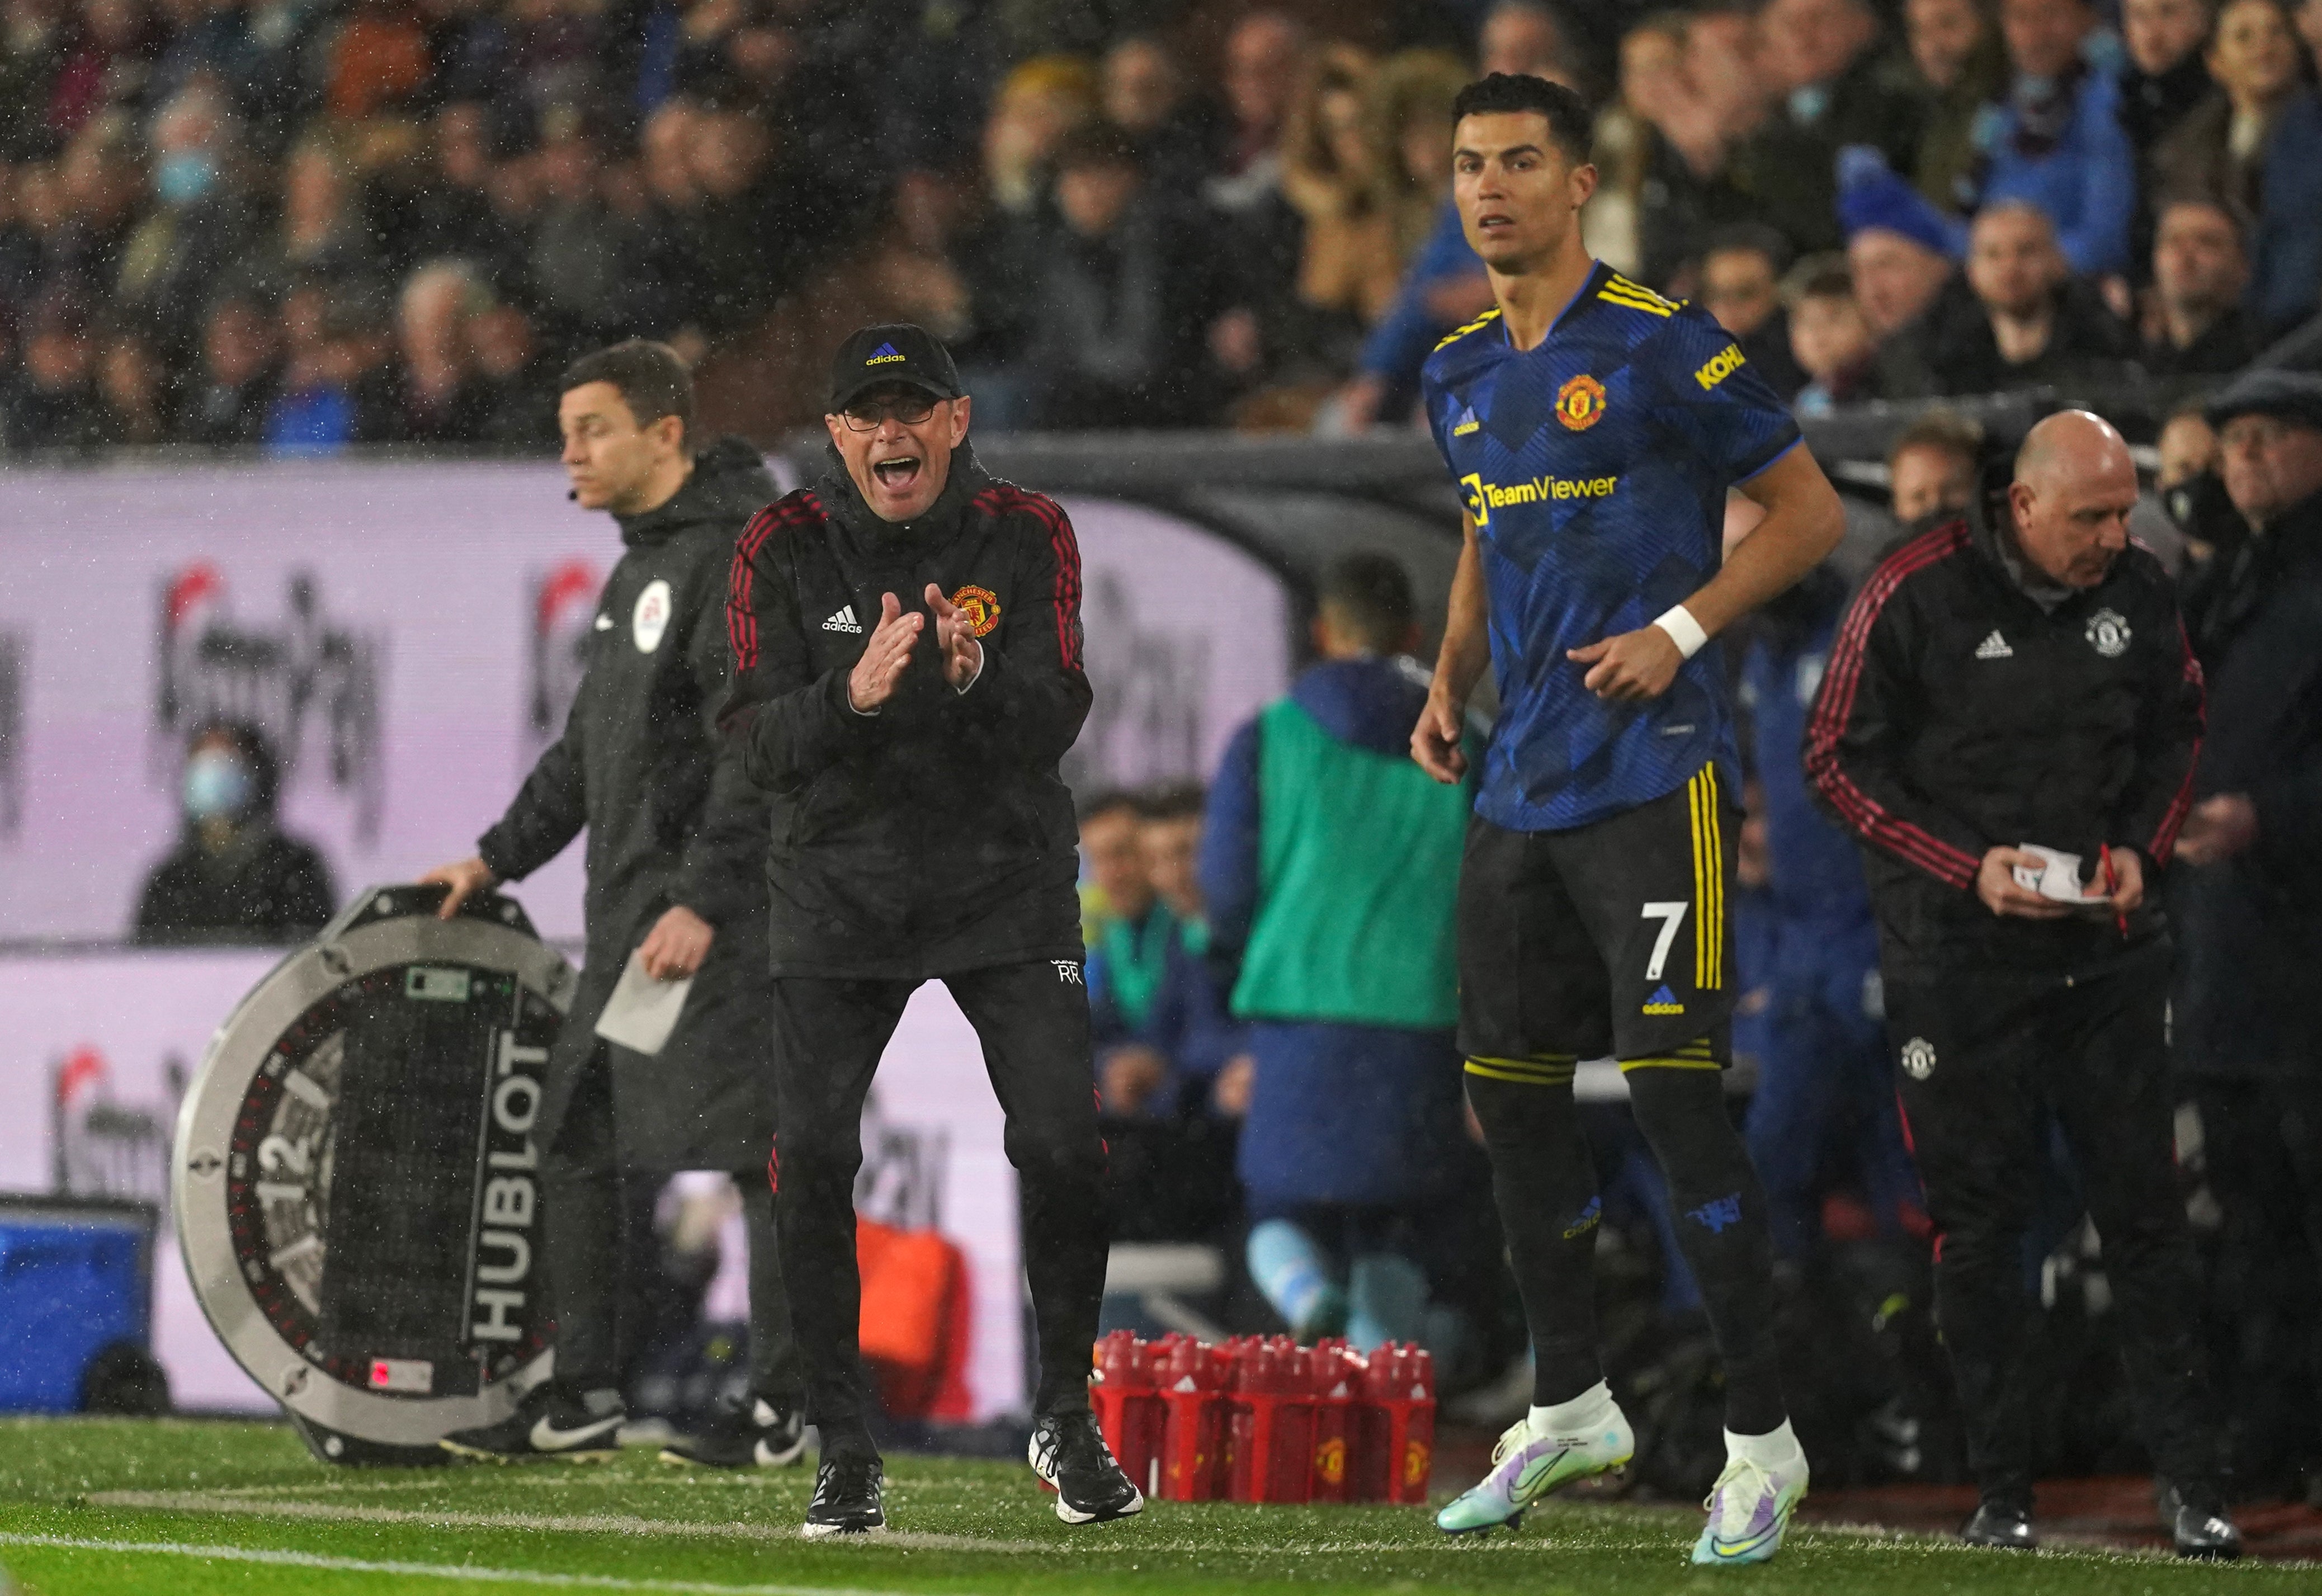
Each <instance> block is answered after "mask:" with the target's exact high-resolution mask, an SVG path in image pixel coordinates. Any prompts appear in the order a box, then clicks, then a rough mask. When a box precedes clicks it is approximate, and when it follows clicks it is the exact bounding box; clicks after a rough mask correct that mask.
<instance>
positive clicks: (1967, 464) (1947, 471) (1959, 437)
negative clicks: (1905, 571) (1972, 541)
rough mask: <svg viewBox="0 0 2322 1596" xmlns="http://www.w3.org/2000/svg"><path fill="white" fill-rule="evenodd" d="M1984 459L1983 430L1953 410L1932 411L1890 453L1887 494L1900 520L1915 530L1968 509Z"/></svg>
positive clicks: (1908, 429) (1901, 435)
mask: <svg viewBox="0 0 2322 1596" xmlns="http://www.w3.org/2000/svg"><path fill="white" fill-rule="evenodd" d="M1982 462H1983V429H1982V428H1981V427H1979V426H1978V425H1977V424H1975V423H1974V422H1971V421H1970V420H1968V419H1966V418H1965V417H1964V416H1961V415H1955V414H1953V413H1952V412H1951V411H1949V410H1943V409H1935V410H1929V411H1927V412H1925V413H1924V414H1923V415H1920V416H1919V418H1918V419H1917V420H1915V421H1914V422H1913V423H1912V424H1910V425H1909V426H1906V427H1905V428H1904V429H1903V430H1902V431H1901V432H1900V433H1897V434H1896V436H1895V442H1893V443H1892V444H1890V445H1889V446H1888V451H1887V484H1888V488H1887V493H1888V506H1889V507H1890V508H1891V509H1892V510H1893V511H1894V513H1895V519H1896V520H1897V521H1899V522H1901V523H1902V524H1904V525H1905V526H1906V527H1908V528H1911V529H1912V530H1914V531H1917V530H1923V529H1924V527H1925V526H1927V525H1930V524H1933V521H1934V520H1936V519H1942V518H1948V517H1950V516H1952V515H1959V514H1961V512H1963V511H1965V510H1966V508H1967V507H1968V504H1969V502H1970V500H1971V499H1972V498H1973V497H1975V480H1976V473H1977V471H1978V470H1979V469H1980V468H1981V465H1982Z"/></svg>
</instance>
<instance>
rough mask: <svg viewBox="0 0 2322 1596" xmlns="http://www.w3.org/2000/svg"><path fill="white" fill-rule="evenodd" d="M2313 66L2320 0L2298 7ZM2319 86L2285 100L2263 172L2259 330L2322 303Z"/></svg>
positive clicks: (2256, 280)
mask: <svg viewBox="0 0 2322 1596" xmlns="http://www.w3.org/2000/svg"><path fill="white" fill-rule="evenodd" d="M2298 31H2299V37H2300V38H2301V39H2302V40H2303V41H2305V44H2306V50H2307V56H2308V67H2309V69H2310V70H2312V71H2313V72H2315V73H2317V74H2322V5H2317V4H2316V0H2306V4H2305V5H2302V6H2301V7H2300V8H2299V12H2298ZM2316 150H2322V88H2317V87H2306V88H2303V89H2300V90H2299V92H2298V93H2297V95H2296V96H2294V97H2293V98H2292V99H2291V100H2290V103H2289V104H2288V105H2285V106H2284V107H2282V110H2281V115H2280V117H2279V118H2278V119H2277V121H2276V123H2275V126H2274V132H2273V140H2272V147H2271V150H2270V152H2269V154H2268V156H2267V158H2266V162H2265V170H2264V173H2263V178H2262V179H2261V197H2260V202H2259V207H2258V222H2257V238H2256V243H2255V247H2254V249H2253V252H2252V253H2253V261H2252V265H2253V276H2252V278H2251V282H2250V311H2251V313H2252V314H2253V315H2254V316H2255V317H2256V318H2257V322H2258V326H2259V330H2260V331H2261V332H2262V333H2265V334H2266V335H2268V336H2274V335H2278V334H2280V333H2282V332H2284V331H2286V330H2287V329H2289V328H2290V327H2291V326H2294V325H2295V324H2298V323H2299V321H2301V320H2303V319H2305V318H2306V317H2308V316H2311V315H2314V314H2315V313H2316V311H2317V308H2322V160H2316V159H2315V158H2314V152H2315V151H2316Z"/></svg>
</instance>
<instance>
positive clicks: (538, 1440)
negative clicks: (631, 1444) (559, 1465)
mask: <svg viewBox="0 0 2322 1596" xmlns="http://www.w3.org/2000/svg"><path fill="white" fill-rule="evenodd" d="M625 1417H626V1415H625V1414H624V1413H623V1412H622V1410H621V1408H620V1405H619V1403H618V1402H617V1401H616V1402H615V1404H614V1405H613V1407H612V1408H611V1409H610V1410H608V1411H606V1412H601V1413H600V1412H595V1411H592V1410H591V1409H590V1406H589V1404H588V1403H587V1402H585V1401H583V1400H581V1398H580V1395H579V1394H578V1393H577V1392H574V1391H567V1390H566V1389H565V1388H564V1387H562V1386H561V1385H559V1384H557V1383H556V1382H554V1381H553V1380H552V1381H549V1382H546V1383H544V1384H542V1385H536V1386H535V1387H533V1388H532V1390H531V1391H529V1392H527V1393H526V1396H525V1399H524V1400H523V1401H521V1402H518V1403H517V1405H516V1411H515V1412H513V1413H511V1414H509V1415H508V1416H507V1418H503V1419H501V1420H500V1421H499V1422H498V1424H488V1425H485V1426H483V1427H480V1428H478V1429H471V1430H454V1431H453V1433H452V1434H450V1435H448V1436H444V1437H443V1439H442V1440H441V1441H438V1442H437V1443H436V1445H437V1446H441V1447H443V1450H444V1451H446V1452H449V1453H452V1454H453V1455H455V1456H459V1457H475V1458H481V1459H482V1460H483V1461H484V1462H486V1463H528V1462H530V1461H532V1460H533V1459H535V1458H542V1457H561V1458H563V1459H564V1460H565V1461H566V1462H568V1463H603V1462H605V1461H607V1460H608V1459H609V1458H611V1457H613V1456H614V1455H616V1454H617V1453H618V1452H619V1451H620V1449H621V1421H622V1419H623V1418H625Z"/></svg>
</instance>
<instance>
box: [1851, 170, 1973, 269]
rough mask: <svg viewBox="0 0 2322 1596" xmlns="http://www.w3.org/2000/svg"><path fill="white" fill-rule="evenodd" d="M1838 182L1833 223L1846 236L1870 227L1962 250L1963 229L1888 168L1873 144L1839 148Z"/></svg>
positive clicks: (1946, 250)
mask: <svg viewBox="0 0 2322 1596" xmlns="http://www.w3.org/2000/svg"><path fill="white" fill-rule="evenodd" d="M1838 182H1839V188H1838V223H1839V226H1840V227H1841V228H1842V229H1843V230H1844V231H1845V233H1846V237H1847V242H1850V243H1851V242H1853V240H1854V235H1855V234H1856V233H1861V232H1863V231H1865V230H1866V229H1869V228H1873V227H1876V228H1879V230H1881V231H1882V232H1886V233H1900V234H1901V235H1902V236H1903V237H1905V238H1907V239H1909V240H1910V241H1911V242H1913V243H1915V244H1919V245H1921V246H1923V247H1924V248H1926V249H1930V250H1933V251H1934V252H1935V253H1936V254H1938V255H1944V256H1948V257H1950V258H1951V259H1952V260H1959V259H1960V258H1961V257H1962V256H1963V255H1965V254H1966V253H1967V229H1966V228H1965V227H1963V226H1961V225H1960V224H1959V223H1956V222H1953V221H1952V219H1951V218H1950V217H1948V216H1946V215H1944V214H1943V213H1942V212H1941V211H1939V210H1937V209H1935V207H1934V206H1933V205H1930V204H1928V203H1927V200H1926V197H1925V196H1924V195H1922V194H1921V193H1920V192H1919V191H1918V190H1917V189H1915V188H1914V187H1911V186H1910V185H1909V184H1908V183H1906V182H1905V181H1903V179H1902V178H1898V177H1897V176H1896V175H1895V174H1894V173H1893V172H1892V171H1891V170H1889V169H1888V166H1887V160H1886V158H1885V157H1884V156H1882V155H1881V154H1879V151H1878V150H1874V149H1871V148H1869V146H1867V145H1859V144H1858V145H1852V146H1850V147H1848V148H1847V149H1845V150H1841V151H1840V152H1839V158H1838Z"/></svg>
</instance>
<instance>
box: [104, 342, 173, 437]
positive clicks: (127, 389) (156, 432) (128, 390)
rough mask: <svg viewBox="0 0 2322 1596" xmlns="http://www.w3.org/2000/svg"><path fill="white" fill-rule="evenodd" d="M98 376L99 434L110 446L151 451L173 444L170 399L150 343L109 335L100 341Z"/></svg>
mask: <svg viewBox="0 0 2322 1596" xmlns="http://www.w3.org/2000/svg"><path fill="white" fill-rule="evenodd" d="M94 374H95V379H96V380H95V386H96V404H97V430H98V433H99V435H100V436H101V437H102V438H103V440H104V441H105V442H106V443H108V444H112V445H115V446H130V447H148V446H151V445H152V444H155V443H160V442H166V441H167V440H168V438H169V414H168V409H167V402H168V394H167V392H166V391H165V389H164V387H163V377H162V371H161V360H160V356H159V355H157V354H155V353H154V352H153V346H152V344H151V342H148V341H147V340H146V339H145V338H144V337H142V335H141V334H139V333H133V332H130V331H127V330H124V329H118V328H116V329H115V330H114V331H112V332H109V333H105V336H104V337H102V338H100V339H99V340H98V341H97V344H96V364H95V367H94Z"/></svg>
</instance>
